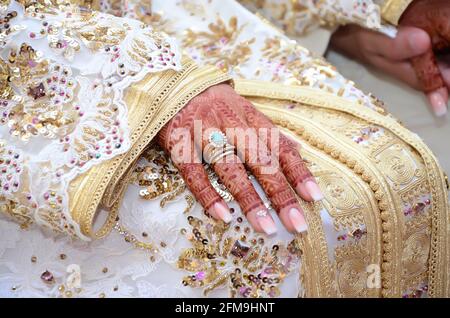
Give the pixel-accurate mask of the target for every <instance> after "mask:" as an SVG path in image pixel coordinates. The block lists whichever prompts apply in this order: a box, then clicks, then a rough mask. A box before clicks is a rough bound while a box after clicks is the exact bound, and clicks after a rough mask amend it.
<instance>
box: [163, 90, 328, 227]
mask: <svg viewBox="0 0 450 318" xmlns="http://www.w3.org/2000/svg"><path fill="white" fill-rule="evenodd" d="M213 132H215V133H213ZM218 132H223V133H225V134H226V142H227V143H229V144H231V145H233V146H235V149H236V151H237V155H236V154H234V152H233V151H231V152H228V154H227V155H224V156H223V157H222V158H221V159H220V160H218V161H214V160H213V161H214V162H215V163H214V164H213V165H212V166H213V169H214V171H215V172H216V173H217V175H218V176H219V178H220V180H221V181H222V182H223V184H224V185H225V186H226V187H227V189H228V190H229V191H230V192H231V194H232V195H233V196H234V198H235V199H236V201H237V202H238V204H239V205H240V207H241V209H242V211H243V213H244V214H245V215H246V216H247V218H248V220H249V222H250V223H251V224H252V226H253V227H254V229H255V230H256V231H259V232H265V233H266V234H269V235H270V234H273V233H275V232H276V226H275V223H274V221H273V219H272V217H271V216H270V214H268V213H267V211H268V210H267V208H266V206H265V205H264V203H263V202H262V200H261V198H260V197H259V195H258V194H257V192H256V190H255V188H254V187H253V185H252V183H251V181H250V180H249V178H248V175H247V171H246V167H247V168H248V169H249V170H250V171H251V172H252V174H253V175H254V176H255V177H256V179H257V180H258V182H259V184H260V185H261V186H262V188H263V190H264V192H265V193H266V195H267V197H268V198H269V199H270V201H271V204H272V206H273V208H274V209H275V211H276V212H277V213H278V215H279V217H280V219H281V221H282V223H283V224H284V226H285V227H286V228H287V229H288V230H289V231H296V232H303V231H305V230H306V229H307V226H306V222H305V218H304V216H303V211H302V209H301V207H300V205H299V204H298V201H297V199H296V197H295V194H294V192H293V190H292V189H291V187H290V185H291V186H292V187H293V188H294V189H295V191H296V192H297V194H299V195H300V196H301V197H302V198H303V199H305V200H307V201H312V200H321V199H322V197H323V196H322V193H321V191H320V189H319V187H318V185H317V183H316V181H315V180H314V178H313V177H312V175H311V173H310V172H309V170H308V169H307V167H306V166H305V163H304V161H303V160H302V158H301V157H300V155H299V152H298V145H297V144H296V143H295V142H293V141H291V140H290V139H288V138H287V137H286V136H284V135H282V134H281V133H280V132H279V131H278V129H277V128H276V127H275V126H274V125H273V124H272V123H271V121H270V120H269V119H268V118H267V117H266V116H264V115H263V114H262V113H260V112H259V111H257V110H256V109H255V108H254V106H253V105H252V104H251V103H250V102H249V101H247V100H246V99H244V98H243V97H241V96H239V95H238V94H237V93H236V92H235V91H234V90H233V88H231V87H230V86H229V85H225V84H221V85H217V86H214V87H211V88H209V89H208V90H206V91H205V92H203V93H202V94H200V95H198V96H197V97H195V98H194V99H192V100H191V101H190V102H189V103H188V105H186V107H184V108H183V109H182V110H181V111H180V112H179V113H178V114H177V115H176V116H175V117H174V118H172V120H171V121H170V122H169V123H168V124H167V125H166V126H165V127H164V128H163V129H162V130H161V131H160V132H159V134H158V142H159V144H160V145H161V146H162V147H163V148H164V149H165V151H166V152H167V153H169V154H170V156H171V158H172V160H173V161H174V163H175V165H176V166H177V168H178V169H179V171H180V173H181V175H182V176H183V178H184V180H185V181H186V184H187V186H188V187H189V189H190V190H191V192H192V193H193V195H194V196H195V197H196V199H197V201H198V202H199V203H200V204H201V205H202V207H203V208H204V209H205V210H206V211H208V213H209V214H210V215H211V216H213V217H214V218H216V219H221V220H223V221H224V222H226V223H228V222H230V221H231V214H230V212H229V208H228V206H227V205H226V203H225V202H224V200H223V199H222V198H221V197H220V196H219V194H218V193H217V192H216V191H215V190H214V188H213V187H212V185H211V184H210V182H209V180H208V176H207V173H206V171H205V169H204V167H203V164H202V161H201V159H200V158H201V153H205V155H207V153H209V150H210V149H211V148H210V138H211V136H217V133H218ZM212 133H213V134H212ZM219 136H220V134H219ZM205 148H206V149H205ZM200 149H201V150H202V151H201V152H200V151H198V150H200ZM225 153H227V152H226V151H225V152H223V154H225Z"/></svg>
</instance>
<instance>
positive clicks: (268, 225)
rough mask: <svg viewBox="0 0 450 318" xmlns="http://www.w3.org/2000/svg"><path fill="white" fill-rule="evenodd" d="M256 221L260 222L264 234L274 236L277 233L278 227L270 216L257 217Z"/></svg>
mask: <svg viewBox="0 0 450 318" xmlns="http://www.w3.org/2000/svg"><path fill="white" fill-rule="evenodd" d="M256 220H257V221H258V224H259V226H261V228H262V229H263V231H264V233H266V234H267V235H272V234H275V233H276V232H277V227H276V225H275V222H274V221H273V220H272V218H271V217H270V215H269V214H267V215H266V216H257V217H256Z"/></svg>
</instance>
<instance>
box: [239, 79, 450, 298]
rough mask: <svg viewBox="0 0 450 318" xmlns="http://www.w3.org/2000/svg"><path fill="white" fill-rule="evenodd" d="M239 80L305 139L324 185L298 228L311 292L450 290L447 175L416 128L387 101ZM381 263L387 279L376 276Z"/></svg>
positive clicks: (280, 121)
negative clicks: (367, 103) (304, 225)
mask: <svg viewBox="0 0 450 318" xmlns="http://www.w3.org/2000/svg"><path fill="white" fill-rule="evenodd" d="M235 85H236V90H237V91H238V92H239V93H240V94H242V95H244V96H246V97H247V98H250V99H251V100H252V101H253V103H254V104H255V105H256V106H257V107H258V108H259V110H261V111H263V112H264V113H265V114H266V115H268V116H269V117H270V118H271V119H272V120H273V121H274V122H275V123H277V124H278V125H279V126H280V127H282V128H283V129H284V131H285V132H286V133H288V134H290V135H291V136H293V137H294V138H297V139H298V140H299V142H300V143H301V144H302V145H304V157H305V158H306V160H307V161H308V162H311V163H312V165H311V167H310V168H311V169H312V172H313V174H314V175H315V176H316V178H317V180H318V182H319V184H320V185H321V188H322V189H323V190H324V192H325V200H324V202H323V203H322V204H323V206H322V204H315V205H304V210H305V211H306V218H307V221H308V224H309V231H308V235H306V236H300V237H298V240H299V246H301V250H302V252H303V258H302V261H303V266H302V270H301V276H302V277H301V280H302V282H303V283H304V284H305V286H304V288H305V290H306V295H307V296H309V297H379V296H383V297H417V296H419V297H420V295H421V294H423V293H426V292H428V295H429V296H431V297H449V296H450V293H449V292H450V290H449V276H448V275H449V274H450V254H449V252H450V249H449V247H450V242H449V240H448V237H449V235H450V232H449V231H450V228H449V222H450V211H449V208H448V204H447V200H448V197H447V196H448V193H447V190H446V186H445V182H446V181H445V176H444V173H443V172H442V170H441V169H440V167H439V165H438V163H437V161H436V159H435V157H434V156H433V154H432V153H431V152H430V150H429V149H428V148H427V147H426V146H425V145H424V144H423V142H422V141H421V140H420V139H419V138H418V137H417V136H416V135H414V134H412V133H411V132H409V131H408V130H407V129H405V128H404V127H403V126H402V125H401V124H399V123H398V122H397V121H396V120H395V119H393V118H392V117H390V116H386V114H385V113H384V111H382V110H381V109H375V110H372V109H369V108H363V107H360V106H359V105H357V104H354V103H351V102H349V101H347V100H344V99H341V98H339V97H337V96H333V95H329V94H323V93H320V94H317V91H316V90H314V89H308V88H304V87H289V86H283V85H277V84H273V83H272V84H271V85H270V88H269V87H268V86H267V85H266V84H265V83H261V82H253V81H246V80H242V81H241V80H238V81H236V82H235ZM292 103H294V104H292ZM323 207H325V208H326V210H327V211H328V212H329V213H330V215H331V217H332V218H333V223H334V227H335V231H336V237H335V240H336V242H337V244H336V245H334V244H331V242H330V238H329V237H326V236H327V235H329V234H326V231H325V229H324V228H323V224H324V223H323V220H322V217H323V216H322V215H321V212H320V211H321V209H322V208H323ZM329 255H334V258H333V259H330V257H329ZM317 268H320V270H317ZM377 268H379V270H380V273H381V281H380V284H379V286H377V284H375V285H374V286H372V285H370V284H369V283H368V282H369V280H370V272H371V271H372V269H373V270H374V271H376V270H377Z"/></svg>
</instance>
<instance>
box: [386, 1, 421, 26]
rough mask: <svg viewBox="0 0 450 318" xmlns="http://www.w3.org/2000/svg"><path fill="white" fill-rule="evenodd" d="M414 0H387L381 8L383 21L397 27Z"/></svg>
mask: <svg viewBox="0 0 450 318" xmlns="http://www.w3.org/2000/svg"><path fill="white" fill-rule="evenodd" d="M412 1H413V0H386V1H385V2H384V4H383V5H382V7H381V16H382V18H383V19H385V20H386V21H388V22H389V23H392V24H393V25H397V24H398V22H399V20H400V18H401V16H402V14H403V12H405V10H406V8H407V7H408V6H409V5H410V4H411V2H412Z"/></svg>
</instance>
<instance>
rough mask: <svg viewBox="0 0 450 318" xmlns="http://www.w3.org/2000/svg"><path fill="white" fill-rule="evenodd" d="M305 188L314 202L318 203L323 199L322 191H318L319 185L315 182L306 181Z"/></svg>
mask: <svg viewBox="0 0 450 318" xmlns="http://www.w3.org/2000/svg"><path fill="white" fill-rule="evenodd" d="M305 188H306V191H308V193H309V195H310V196H311V197H312V198H313V200H314V201H320V200H322V199H323V193H322V190H320V188H319V185H318V184H317V183H316V182H315V181H312V180H308V181H306V183H305Z"/></svg>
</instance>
